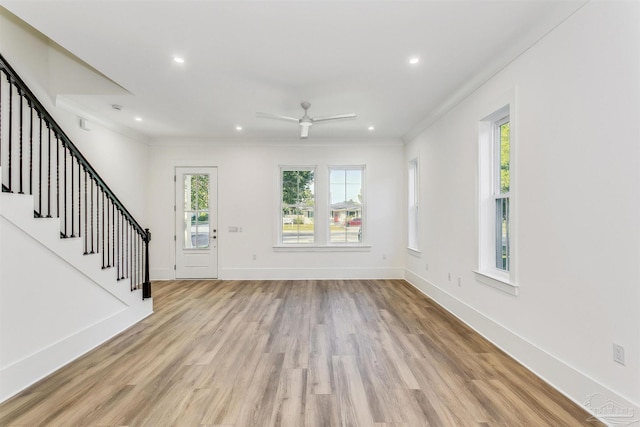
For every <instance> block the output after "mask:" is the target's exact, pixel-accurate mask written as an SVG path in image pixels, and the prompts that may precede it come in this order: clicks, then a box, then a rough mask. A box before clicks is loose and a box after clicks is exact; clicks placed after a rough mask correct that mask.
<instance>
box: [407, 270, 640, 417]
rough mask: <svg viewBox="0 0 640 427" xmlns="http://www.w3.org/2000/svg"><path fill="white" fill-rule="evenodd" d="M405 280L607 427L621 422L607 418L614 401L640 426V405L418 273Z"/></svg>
mask: <svg viewBox="0 0 640 427" xmlns="http://www.w3.org/2000/svg"><path fill="white" fill-rule="evenodd" d="M404 278H405V280H406V281H407V282H408V283H409V284H411V285H412V286H413V287H415V288H416V289H417V290H419V291H420V292H422V293H423V294H425V295H426V296H428V297H429V298H431V299H432V300H434V301H435V302H437V303H438V304H439V305H441V306H442V307H443V308H444V309H446V310H447V311H448V312H450V313H451V314H453V315H454V316H456V317H457V318H458V319H460V320H461V321H462V322H464V323H465V324H466V325H468V326H469V327H470V328H472V329H473V330H475V331H476V332H478V333H479V334H480V335H482V336H483V337H485V338H486V339H487V340H489V341H490V342H492V343H493V344H495V345H496V346H497V347H498V348H500V349H501V350H503V351H504V352H505V353H507V354H509V355H510V356H511V357H513V358H514V359H515V360H517V361H518V362H519V363H521V364H522V365H524V366H525V367H526V368H527V369H529V370H530V371H531V372H533V373H534V374H536V375H537V376H538V377H540V378H541V379H542V380H543V381H545V382H547V383H548V384H549V385H551V386H552V387H554V388H555V389H556V390H558V391H559V392H560V393H562V394H563V395H565V396H567V397H568V398H569V399H571V400H572V401H573V402H575V403H576V404H578V405H580V406H582V407H583V408H585V409H586V410H587V411H588V412H589V413H591V414H592V415H596V416H597V417H598V418H599V419H600V421H602V422H604V423H605V424H607V425H614V422H618V421H620V418H619V417H617V416H608V415H609V413H608V412H607V409H606V408H605V406H604V405H605V403H606V402H607V401H611V402H613V403H614V404H617V407H618V409H621V410H623V411H626V413H627V414H628V415H629V417H628V420H627V421H630V423H629V424H625V425H638V426H640V405H638V403H634V402H632V401H631V400H629V399H627V398H625V397H623V396H621V395H619V394H618V393H616V392H615V391H613V390H611V389H609V388H607V387H606V386H604V385H602V384H600V383H598V382H597V381H596V380H594V379H592V378H590V377H589V376H588V375H586V374H584V373H582V372H579V371H578V370H576V369H575V368H573V367H571V366H569V365H568V364H566V363H564V362H563V361H561V360H559V359H558V358H556V357H554V356H553V355H551V354H549V353H547V352H545V351H544V350H542V349H541V348H539V347H537V346H536V345H535V344H533V343H531V342H529V341H527V340H525V339H524V338H522V337H521V336H519V335H517V334H516V333H515V332H513V331H510V330H509V329H508V328H506V327H504V326H502V325H500V324H499V323H497V322H495V321H494V320H492V319H490V318H488V317H486V316H485V315H483V314H482V313H480V312H478V311H477V310H476V309H474V308H473V307H471V306H469V305H467V304H466V303H464V302H462V301H460V300H459V299H457V298H455V297H454V296H453V295H451V294H449V293H448V292H446V291H444V290H443V289H441V288H439V287H438V286H436V285H434V284H433V283H431V282H429V281H428V280H426V279H425V278H423V277H421V276H420V275H418V274H416V273H415V272H413V271H410V270H405V277H404ZM590 397H593V399H592V403H591V404H589V403H588V399H589V398H590ZM600 403H602V405H600ZM617 425H620V424H617Z"/></svg>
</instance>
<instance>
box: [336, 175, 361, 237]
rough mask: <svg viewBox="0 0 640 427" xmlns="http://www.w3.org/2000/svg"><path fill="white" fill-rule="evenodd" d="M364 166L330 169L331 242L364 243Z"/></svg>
mask: <svg viewBox="0 0 640 427" xmlns="http://www.w3.org/2000/svg"><path fill="white" fill-rule="evenodd" d="M363 178H364V167H362V166H358V167H330V168H329V195H330V196H329V199H330V200H329V217H330V220H329V243H359V242H362V240H363V224H364V223H363V221H364V215H363V196H362V187H363V186H362V182H363Z"/></svg>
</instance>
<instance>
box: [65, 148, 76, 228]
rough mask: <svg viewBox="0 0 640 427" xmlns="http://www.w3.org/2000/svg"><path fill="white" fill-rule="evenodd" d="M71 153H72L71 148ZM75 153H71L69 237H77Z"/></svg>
mask: <svg viewBox="0 0 640 427" xmlns="http://www.w3.org/2000/svg"><path fill="white" fill-rule="evenodd" d="M69 152H70V153H69V154H71V149H69ZM73 160H74V158H73V155H71V215H69V216H70V217H71V236H69V237H76V225H75V222H74V215H75V209H76V208H75V202H74V200H75V199H74V195H73V189H74V187H75V185H74V182H73V180H74V179H75V174H74V173H73ZM66 191H67V189H66V186H65V192H66Z"/></svg>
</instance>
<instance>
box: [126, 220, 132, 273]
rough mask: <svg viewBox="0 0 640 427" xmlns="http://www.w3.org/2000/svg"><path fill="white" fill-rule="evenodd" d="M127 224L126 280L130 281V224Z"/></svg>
mask: <svg viewBox="0 0 640 427" xmlns="http://www.w3.org/2000/svg"><path fill="white" fill-rule="evenodd" d="M127 223H128V224H127V279H131V223H130V222H128V221H127Z"/></svg>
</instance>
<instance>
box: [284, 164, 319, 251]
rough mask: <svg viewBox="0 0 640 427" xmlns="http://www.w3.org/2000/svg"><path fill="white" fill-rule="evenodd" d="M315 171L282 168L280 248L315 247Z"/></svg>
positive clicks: (310, 169) (312, 169)
mask: <svg viewBox="0 0 640 427" xmlns="http://www.w3.org/2000/svg"><path fill="white" fill-rule="evenodd" d="M315 176H316V171H315V168H306V167H301V168H281V169H280V182H281V187H280V188H281V193H282V197H281V198H280V200H281V209H280V212H281V222H280V223H281V229H280V242H281V243H282V244H313V243H315V234H316V233H315V224H314V222H315V205H316V199H315Z"/></svg>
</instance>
